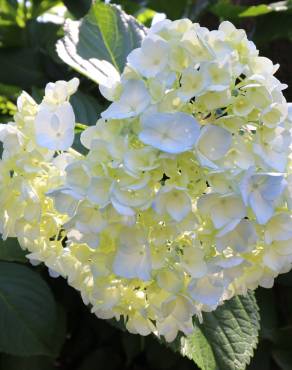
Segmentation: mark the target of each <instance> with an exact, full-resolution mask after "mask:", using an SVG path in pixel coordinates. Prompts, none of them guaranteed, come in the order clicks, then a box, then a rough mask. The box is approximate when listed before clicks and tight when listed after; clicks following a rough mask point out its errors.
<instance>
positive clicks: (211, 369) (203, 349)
mask: <svg viewBox="0 0 292 370" xmlns="http://www.w3.org/2000/svg"><path fill="white" fill-rule="evenodd" d="M180 351H181V354H182V355H183V356H187V357H188V358H189V359H190V360H193V361H194V362H195V363H196V364H197V365H198V366H199V368H200V369H202V370H216V369H217V367H216V360H215V356H214V353H213V350H212V348H211V345H210V343H209V342H208V340H207V338H206V337H205V336H204V334H203V332H202V330H201V328H200V327H199V326H197V327H196V328H195V331H194V333H193V334H192V335H190V336H188V337H182V338H181V349H180Z"/></svg>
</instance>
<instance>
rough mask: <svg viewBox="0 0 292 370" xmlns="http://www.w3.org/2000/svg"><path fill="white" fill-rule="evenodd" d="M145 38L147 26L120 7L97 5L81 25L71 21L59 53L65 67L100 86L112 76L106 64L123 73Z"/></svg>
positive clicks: (80, 22) (58, 44) (60, 43)
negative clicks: (74, 70)
mask: <svg viewBox="0 0 292 370" xmlns="http://www.w3.org/2000/svg"><path fill="white" fill-rule="evenodd" d="M144 34H145V28H144V26H142V25H141V24H140V23H138V22H137V21H136V20H135V18H133V17H132V16H129V15H127V14H126V13H124V12H123V11H122V10H121V9H120V8H119V7H118V6H116V5H110V4H103V3H95V4H93V6H92V7H91V9H90V11H89V13H88V14H87V15H86V16H85V17H84V18H83V19H82V20H81V21H70V20H68V21H67V24H66V27H65V37H64V38H63V39H61V40H60V41H59V42H58V43H57V51H58V54H59V57H60V58H61V59H62V60H63V61H64V62H65V63H67V64H68V65H70V66H71V67H72V68H74V69H76V70H77V71H78V72H80V73H82V74H84V75H85V76H87V77H88V78H90V79H92V80H93V81H95V82H97V83H100V82H101V81H102V80H103V79H104V78H105V77H107V76H109V74H110V73H111V71H108V69H107V66H108V64H106V63H105V62H104V61H106V62H109V63H111V64H112V65H113V66H114V67H115V68H116V69H117V70H118V71H119V72H121V71H122V70H123V68H124V66H125V64H126V59H127V55H128V54H129V52H130V51H131V50H133V49H134V48H137V47H138V46H139V45H140V43H141V40H142V38H143V36H144Z"/></svg>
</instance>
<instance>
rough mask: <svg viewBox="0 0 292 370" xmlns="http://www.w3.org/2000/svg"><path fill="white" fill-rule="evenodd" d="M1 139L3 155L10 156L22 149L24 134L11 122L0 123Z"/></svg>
mask: <svg viewBox="0 0 292 370" xmlns="http://www.w3.org/2000/svg"><path fill="white" fill-rule="evenodd" d="M0 141H1V142H2V143H3V149H4V153H3V156H4V157H5V156H6V155H8V156H10V155H13V154H16V153H17V152H19V151H20V150H21V147H22V145H23V143H24V135H23V134H22V133H21V131H20V130H18V128H17V127H15V126H13V125H12V124H10V123H7V124H0Z"/></svg>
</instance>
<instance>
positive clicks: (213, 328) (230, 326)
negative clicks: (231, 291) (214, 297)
mask: <svg viewBox="0 0 292 370" xmlns="http://www.w3.org/2000/svg"><path fill="white" fill-rule="evenodd" d="M258 332H259V313H258V306H257V303H256V300H255V297H254V295H253V293H251V292H249V293H248V294H247V295H246V296H237V297H234V298H232V299H231V300H229V301H226V302H225V304H224V305H222V306H220V307H218V308H217V310H216V311H214V312H210V313H205V314H204V315H203V323H202V324H199V326H198V328H196V329H195V332H194V333H193V334H192V335H190V336H188V337H182V338H181V348H180V351H181V353H182V354H183V355H186V356H187V357H189V358H190V359H192V360H194V361H195V362H196V363H197V365H198V366H199V367H200V368H201V369H202V370H244V369H245V368H246V365H247V364H248V363H249V362H250V359H251V357H252V355H253V351H254V348H255V347H256V345H257V342H258Z"/></svg>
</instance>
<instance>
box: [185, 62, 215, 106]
mask: <svg viewBox="0 0 292 370" xmlns="http://www.w3.org/2000/svg"><path fill="white" fill-rule="evenodd" d="M208 82H209V79H208V76H207V75H206V73H204V72H202V70H197V69H195V68H194V67H190V68H188V69H185V70H184V71H183V72H182V76H181V81H180V83H181V87H180V89H179V93H178V94H179V97H180V98H181V99H182V100H184V101H187V100H189V99H191V98H193V97H195V96H198V95H200V93H201V92H202V91H203V90H204V89H205V87H206V86H207V84H208Z"/></svg>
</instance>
